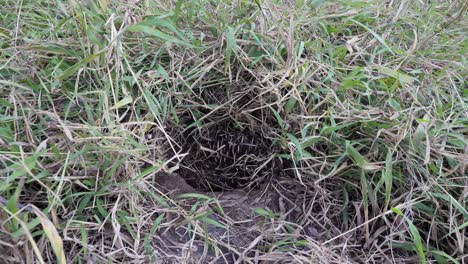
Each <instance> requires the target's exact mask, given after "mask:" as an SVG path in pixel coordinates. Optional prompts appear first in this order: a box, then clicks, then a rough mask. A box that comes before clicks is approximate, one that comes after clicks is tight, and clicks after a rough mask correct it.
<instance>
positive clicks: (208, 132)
mask: <svg viewBox="0 0 468 264" xmlns="http://www.w3.org/2000/svg"><path fill="white" fill-rule="evenodd" d="M230 92H232V90H231V91H230ZM200 97H201V98H202V99H203V104H200V105H201V107H199V108H195V109H191V111H187V112H186V113H185V115H183V116H182V117H181V122H182V123H183V124H182V126H181V127H184V129H183V131H181V130H180V129H178V131H176V136H174V138H176V139H177V142H182V149H183V151H184V152H185V153H187V156H186V157H184V159H183V160H182V162H181V164H180V167H181V169H180V170H179V174H180V175H181V176H182V177H184V178H185V179H186V181H187V182H188V183H189V184H190V185H192V187H194V188H196V189H197V190H200V191H221V190H232V189H240V188H245V187H248V188H255V187H258V186H259V185H260V184H262V183H264V182H265V181H267V180H268V179H269V178H270V177H271V176H274V175H277V174H278V173H279V172H280V171H281V169H282V167H283V164H282V160H281V159H280V158H278V157H276V155H275V154H277V153H279V151H280V147H279V144H277V142H274V141H273V140H271V139H270V138H269V137H268V135H269V134H271V133H272V132H275V129H277V128H276V127H275V122H274V120H270V119H267V118H265V116H268V115H270V116H271V113H268V115H265V112H262V111H260V110H259V111H246V110H249V109H253V108H261V107H259V105H260V104H261V103H262V102H259V100H258V99H256V98H254V96H253V95H252V94H251V93H248V92H245V91H244V92H242V91H240V92H238V93H236V91H235V90H234V92H232V93H231V94H228V93H223V92H220V90H219V89H217V90H213V91H210V89H206V90H205V92H204V93H202V94H201V96H200ZM210 104H211V105H212V104H215V105H218V106H219V105H222V107H220V108H217V109H216V110H215V111H213V110H212V109H209V110H206V106H207V105H210ZM268 118H270V117H268Z"/></svg>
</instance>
